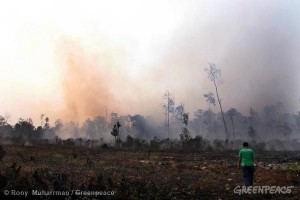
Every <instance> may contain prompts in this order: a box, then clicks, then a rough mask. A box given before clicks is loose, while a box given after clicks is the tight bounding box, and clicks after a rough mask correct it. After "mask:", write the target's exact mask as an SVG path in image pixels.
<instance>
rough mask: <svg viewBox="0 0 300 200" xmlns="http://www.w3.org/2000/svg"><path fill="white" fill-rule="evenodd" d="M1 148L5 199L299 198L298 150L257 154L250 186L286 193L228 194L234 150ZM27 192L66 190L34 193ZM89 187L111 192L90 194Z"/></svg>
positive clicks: (234, 173)
mask: <svg viewBox="0 0 300 200" xmlns="http://www.w3.org/2000/svg"><path fill="white" fill-rule="evenodd" d="M4 150H5V151H6V155H5V156H4V158H3V160H2V161H1V162H0V173H1V177H0V187H1V196H2V197H3V196H5V194H4V193H5V192H7V191H8V192H9V194H8V196H6V197H11V196H12V194H11V193H12V191H13V190H14V191H17V192H25V191H28V195H29V196H31V197H28V196H27V197H26V198H27V199H29V198H30V199H31V198H36V199H59V198H60V199H300V190H299V186H300V173H299V171H300V167H299V165H300V153H299V152H260V153H257V155H258V158H257V159H258V162H259V163H260V166H261V167H260V168H257V170H256V175H255V183H254V185H255V186H294V188H293V189H292V193H291V194H278V193H277V194H242V195H239V194H235V193H234V189H235V188H236V187H237V186H242V185H243V183H242V178H241V171H240V170H238V168H237V151H226V152H216V151H211V152H202V153H178V152H147V151H146V152H133V151H124V150H123V151H121V150H114V149H105V150H104V149H100V148H86V147H64V146H50V145H49V146H40V147H32V146H25V147H24V146H23V147H22V146H13V145H11V146H4ZM33 190H36V191H68V192H69V194H65V195H61V196H59V194H60V193H59V194H56V196H55V195H52V194H51V195H50V194H49V193H48V194H49V195H46V194H45V193H44V194H43V195H39V196H36V195H32V191H33ZM74 191H76V193H75V194H74ZM80 191H81V193H80ZM92 191H112V192H113V195H105V196H96V195H94V194H92V193H91V192H92ZM84 192H85V193H84ZM88 192H90V193H88ZM110 194H111V193H110ZM14 195H15V196H14V199H24V198H25V196H22V195H19V196H16V192H15V193H14Z"/></svg>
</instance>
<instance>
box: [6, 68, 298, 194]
mask: <svg viewBox="0 0 300 200" xmlns="http://www.w3.org/2000/svg"><path fill="white" fill-rule="evenodd" d="M207 71H208V73H209V78H210V79H211V80H212V82H213V84H214V86H215V90H216V95H217V101H218V104H219V107H220V112H214V111H213V109H212V106H216V98H215V97H214V94H213V93H212V92H208V93H205V94H204V95H203V96H204V97H205V99H206V101H207V103H208V108H206V109H198V110H196V111H195V112H193V113H192V114H191V113H188V112H187V111H186V110H185V106H184V104H183V103H182V102H181V103H180V104H178V105H177V104H176V102H175V98H174V97H173V95H172V94H171V93H170V92H169V91H167V92H166V93H165V94H164V95H163V102H164V103H163V105H162V111H163V113H162V114H164V116H165V121H164V122H162V123H160V124H158V123H157V122H155V120H154V119H153V118H151V117H145V116H142V115H139V114H137V115H121V116H119V115H118V113H115V112H112V113H111V115H110V119H108V117H103V116H97V117H95V118H94V119H87V120H86V121H84V122H83V123H82V124H81V125H80V124H79V123H77V122H72V121H71V122H63V121H62V120H59V119H58V120H56V121H55V122H54V123H53V124H51V120H50V119H49V118H48V117H47V116H45V115H44V114H42V115H41V117H40V120H41V123H40V125H39V126H36V125H34V123H33V121H32V120H31V119H30V118H29V119H22V118H20V119H19V120H18V122H17V123H16V124H14V125H11V124H9V123H8V118H7V117H3V116H0V141H1V145H2V146H3V147H4V148H3V147H2V146H0V161H1V163H0V164H1V167H0V173H1V175H0V187H1V188H0V189H1V190H5V189H20V190H32V189H39V190H55V191H60V190H73V189H80V190H107V191H116V196H114V197H117V198H125V199H155V198H157V197H159V198H158V199H175V198H178V199H197V198H199V197H200V198H203V199H219V198H222V199H223V198H226V199H236V198H238V196H236V195H234V194H233V192H232V191H233V188H234V187H235V186H237V185H241V184H242V180H241V178H240V174H239V172H238V171H237V170H236V162H237V155H236V154H237V149H239V148H240V146H241V144H242V142H243V141H245V140H247V141H249V143H250V144H251V148H253V149H254V151H255V152H257V154H258V160H259V162H260V165H261V166H262V167H261V168H260V169H259V170H260V171H258V172H257V178H256V181H255V182H256V184H257V185H282V186H287V185H293V186H295V187H299V185H300V179H299V169H300V167H299V161H300V158H299V151H300V142H299V135H300V112H298V114H290V113H286V112H284V105H283V104H282V103H277V104H274V105H268V106H265V108H264V110H263V111H262V112H260V113H259V112H257V111H256V110H255V109H254V108H252V107H250V109H249V113H248V115H244V114H242V113H241V112H239V110H238V109H237V108H230V109H228V110H227V111H224V107H223V105H222V103H221V99H220V96H219V94H218V87H219V85H218V83H217V81H218V80H219V78H220V70H218V69H217V68H216V66H215V65H210V68H208V69H207ZM256 197H257V196H256ZM256 197H252V196H246V197H245V199H255V198H256ZM259 197H260V199H270V198H271V197H272V199H274V198H275V199H276V198H278V199H281V196H280V195H279V196H276V195H275V196H268V195H267V196H265V195H263V196H259ZM298 197H299V192H297V191H294V193H293V194H292V195H290V196H285V198H286V199H297V198H298ZM107 198H108V199H110V198H112V197H107Z"/></svg>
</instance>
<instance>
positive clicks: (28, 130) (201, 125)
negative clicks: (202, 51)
mask: <svg viewBox="0 0 300 200" xmlns="http://www.w3.org/2000/svg"><path fill="white" fill-rule="evenodd" d="M283 107H284V106H283V104H282V103H277V104H275V105H269V106H266V107H265V108H264V110H263V112H261V113H258V112H256V111H255V110H254V109H253V108H250V109H249V114H248V115H247V116H244V115H243V114H242V113H240V112H239V111H238V110H237V109H235V108H230V109H229V110H227V111H226V112H224V116H225V122H226V124H227V131H228V135H226V130H225V129H224V125H223V121H222V115H221V112H220V113H215V112H213V111H212V110H211V109H210V108H209V109H207V110H201V109H199V110H197V111H195V112H194V113H193V115H191V114H190V113H186V112H185V109H184V105H183V104H182V103H181V104H180V105H177V106H176V105H175V102H174V101H173V100H172V99H171V98H170V99H168V101H167V103H166V105H163V106H162V108H163V111H164V114H165V122H163V123H160V124H157V123H155V122H154V120H153V118H151V117H144V116H142V115H133V116H131V115H126V116H123V115H122V116H119V115H118V114H117V113H114V112H112V113H111V115H110V119H106V118H105V117H103V116H98V117H95V118H94V119H87V120H86V121H85V122H84V123H83V124H82V125H81V126H80V125H79V123H77V122H72V121H71V122H67V123H64V122H62V121H61V120H56V121H55V122H54V124H53V126H50V119H49V118H48V117H46V116H44V115H41V117H40V120H41V122H40V123H41V124H40V125H39V126H35V125H34V124H33V122H32V120H31V119H19V121H18V122H17V123H16V124H15V125H11V124H9V123H8V122H7V118H5V117H3V116H0V138H1V142H2V143H8V144H9V143H18V144H29V145H32V144H36V143H43V142H44V143H50V144H54V143H62V142H63V141H64V142H65V143H67V144H68V143H76V144H79V145H83V143H84V142H85V143H88V144H90V143H92V142H93V144H97V145H103V144H112V145H115V144H123V145H125V146H126V142H127V145H128V142H129V143H130V141H132V142H133V141H134V140H138V142H140V143H142V144H143V143H144V144H150V143H151V142H152V144H153V142H161V141H164V140H165V141H169V140H170V141H173V142H174V141H175V143H176V141H177V142H181V143H184V142H187V141H189V140H191V141H192V140H201V141H202V142H208V143H209V142H210V141H214V142H215V141H216V140H220V141H221V140H223V141H226V140H227V142H234V141H243V140H249V141H252V140H253V141H257V142H268V141H272V140H273V141H274V140H276V141H285V142H298V139H299V135H300V112H299V113H298V114H297V115H296V114H289V113H285V112H283V110H284V109H283ZM168 111H169V112H168ZM117 124H118V127H117V126H116V125H117ZM198 142H199V141H198ZM215 143H216V142H215Z"/></svg>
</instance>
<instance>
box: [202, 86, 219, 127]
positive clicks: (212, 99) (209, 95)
mask: <svg viewBox="0 0 300 200" xmlns="http://www.w3.org/2000/svg"><path fill="white" fill-rule="evenodd" d="M203 96H204V97H205V98H206V101H207V102H208V112H209V113H208V114H209V115H208V132H211V109H210V105H211V104H212V105H214V106H215V105H216V99H215V97H214V94H213V93H211V92H209V93H207V94H204V95H203Z"/></svg>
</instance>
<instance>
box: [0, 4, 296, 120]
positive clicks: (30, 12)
mask: <svg viewBox="0 0 300 200" xmlns="http://www.w3.org/2000/svg"><path fill="white" fill-rule="evenodd" d="M70 5H72V6H71V7H70ZM0 13H1V14H0V22H1V24H2V26H1V31H0V42H1V46H0V51H1V54H0V72H1V73H0V78H1V80H2V84H1V86H0V91H1V94H2V95H1V96H2V98H1V101H0V102H1V108H0V114H1V115H4V114H5V113H6V112H9V113H10V114H11V116H12V117H11V119H10V120H11V121H14V122H15V121H17V119H18V118H19V117H23V118H28V117H32V118H33V119H34V120H35V122H39V116H40V115H41V114H42V113H43V114H45V115H47V116H49V117H50V119H51V123H53V122H54V121H55V119H57V118H61V119H63V120H66V121H67V120H75V121H77V120H78V121H81V122H82V121H84V120H85V119H87V118H93V117H95V116H97V115H103V116H104V115H105V112H106V109H108V113H110V112H112V111H114V112H118V113H120V114H137V113H139V114H142V115H145V116H148V115H150V116H154V118H155V119H157V120H162V119H163V117H164V115H163V111H162V108H161V104H162V103H163V102H162V101H163V98H162V96H163V94H164V92H165V91H166V90H169V91H171V92H172V93H173V96H174V97H175V101H176V104H179V103H180V102H183V103H184V104H185V107H186V109H187V112H190V113H191V116H192V114H193V112H194V111H195V110H197V109H199V108H202V109H206V108H207V107H208V105H207V103H206V102H205V99H204V97H203V94H204V93H208V92H210V91H211V92H214V88H213V84H212V83H211V82H210V81H209V80H208V78H207V74H206V73H205V71H204V68H205V67H207V66H208V63H209V62H213V63H215V64H216V65H217V66H219V67H220V69H221V70H222V77H223V80H224V83H223V84H222V85H221V86H220V96H221V98H222V104H223V106H224V108H225V110H228V109H229V108H231V107H235V108H237V109H238V110H239V111H240V112H243V113H244V114H247V113H248V111H249V108H250V107H251V106H252V107H254V108H255V109H256V110H261V109H263V107H264V106H265V105H268V104H275V103H277V102H279V101H281V102H283V104H284V106H285V109H286V111H289V112H291V113H296V112H297V111H298V110H299V106H300V105H299V101H298V100H299V98H300V89H299V88H300V81H299V75H300V67H299V64H300V60H299V56H298V55H297V54H298V52H299V51H300V37H299V35H300V3H299V2H297V1H288V2H287V1H279V0H277V1H273V0H272V1H263V2H262V1H259V0H255V1H239V0H231V1H225V0H224V1H211V0H210V1H204V0H203V1H186V2H184V1H174V0H173V1H147V2H140V1H110V3H108V2H105V1H88V2H84V3H83V2H81V3H74V2H67V1H66V2H64V3H62V2H60V1H48V2H47V3H41V2H39V1H26V3H23V4H22V3H20V2H18V3H16V2H12V3H8V2H7V3H6V4H3V5H2V6H1V8H0ZM214 110H215V111H218V108H217V107H215V108H214Z"/></svg>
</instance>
